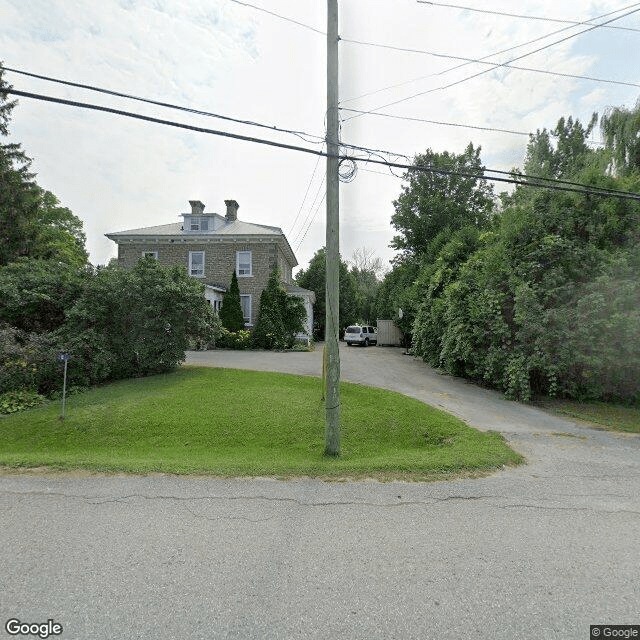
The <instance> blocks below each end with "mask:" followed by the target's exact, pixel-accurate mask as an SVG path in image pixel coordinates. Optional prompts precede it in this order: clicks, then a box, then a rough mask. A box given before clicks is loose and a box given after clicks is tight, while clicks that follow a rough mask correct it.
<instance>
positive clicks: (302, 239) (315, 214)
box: [296, 191, 327, 251]
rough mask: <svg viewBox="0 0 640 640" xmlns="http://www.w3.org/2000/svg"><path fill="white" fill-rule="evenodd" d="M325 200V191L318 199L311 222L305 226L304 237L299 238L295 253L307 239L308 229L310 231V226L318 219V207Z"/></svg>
mask: <svg viewBox="0 0 640 640" xmlns="http://www.w3.org/2000/svg"><path fill="white" fill-rule="evenodd" d="M326 198H327V193H326V191H325V193H323V194H322V198H321V199H320V202H319V203H318V206H317V207H316V211H315V213H314V214H313V218H312V219H311V221H310V222H309V224H308V225H307V228H306V230H305V232H304V235H303V236H302V238H300V241H299V242H298V244H297V245H296V251H297V250H298V249H299V248H300V247H301V246H302V243H303V242H304V239H305V238H306V237H307V233H309V229H311V225H312V224H313V223H314V222H315V221H316V218H317V217H318V211H320V207H321V206H322V203H323V202H324V201H325V200H326Z"/></svg>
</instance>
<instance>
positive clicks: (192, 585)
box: [0, 345, 640, 640]
mask: <svg viewBox="0 0 640 640" xmlns="http://www.w3.org/2000/svg"><path fill="white" fill-rule="evenodd" d="M341 361H342V378H343V379H345V380H350V381H353V382H360V383H365V384H373V385H378V386H384V387H385V388H388V389H393V390H396V391H400V392H402V393H406V394H407V395H410V396H413V397H415V398H418V399H420V400H423V401H425V402H428V403H430V404H433V405H436V406H440V407H442V408H444V409H446V410H447V411H451V412H452V413H454V414H456V415H457V416H459V417H461V418H462V419H464V420H465V421H466V422H468V423H469V424H471V425H472V426H476V427H478V428H481V429H496V430H498V431H500V432H502V433H503V434H504V435H505V437H506V438H507V440H508V441H509V443H510V444H511V445H512V446H513V447H514V448H515V449H517V450H518V451H520V452H521V453H523V454H524V455H525V456H526V457H527V464H526V465H523V466H521V467H518V468H516V469H505V470H503V471H500V472H499V473H496V474H495V475H492V476H489V477H486V478H481V479H477V480H458V481H451V482H439V483H429V484H424V483H400V482H394V483H385V484H381V483H377V482H373V481H371V482H366V481H363V482H348V483H339V482H333V483H324V482H319V481H315V480H310V479H304V478H302V479H298V480H292V481H287V482H281V481H277V480H273V479H266V478H263V479H260V478H258V479H232V480H228V479H227V480H221V479H215V478H184V477H172V476H163V475H160V476H149V477H125V476H109V477H98V476H90V477H81V478H75V477H65V476H61V475H52V474H48V475H40V476H33V475H15V476H4V477H2V478H0V488H1V489H2V491H0V504H1V507H0V508H1V509H2V511H1V512H2V514H3V517H2V520H1V521H0V532H1V535H2V541H3V545H1V546H0V565H1V566H2V567H3V572H2V574H0V575H1V576H2V577H1V578H0V580H1V582H2V584H1V585H0V586H1V592H0V593H1V595H0V597H1V598H2V600H1V601H0V609H1V611H2V613H3V614H4V619H3V621H2V622H3V624H4V620H7V619H9V618H10V617H16V618H19V619H20V620H21V621H28V622H46V621H47V619H49V618H52V619H54V620H55V622H59V623H61V624H62V625H63V628H64V630H63V634H62V635H61V636H60V637H62V638H65V639H66V638H105V639H106V638H163V639H164V638H203V639H204V638H207V639H208V638H239V639H240V638H242V639H244V638H256V639H257V638H260V639H263V638H283V639H289V638H301V639H302V638H348V639H350V638H362V639H363V640H364V639H367V640H369V639H372V638H375V639H377V638H379V639H381V640H382V639H384V640H388V639H395V638H397V639H405V638H407V639H410V638H415V639H421V640H422V639H434V640H435V639H441V638H447V639H449V638H450V639H454V638H455V639H457V638H474V639H475V638H479V639H487V640H489V639H491V640H493V639H501V638H504V639H509V640H511V639H514V638H518V639H519V638H524V639H529V638H530V639H534V638H535V639H537V638H542V639H547V638H554V639H555V638H557V639H560V638H562V639H563V640H564V639H585V640H586V639H588V638H589V637H590V635H589V625H590V624H602V623H608V624H640V587H639V583H638V574H639V570H640V455H639V454H640V439H639V438H638V436H628V435H620V434H613V433H608V432H605V431H597V430H594V429H591V428H589V427H588V426H586V425H584V424H580V423H577V422H575V421H571V420H563V419H559V418H555V417H553V416H550V415H548V414H546V413H544V412H542V411H539V410H537V409H535V408H532V407H528V406H523V405H520V404H518V403H515V402H509V401H506V400H504V399H503V398H502V397H501V396H500V394H497V393H494V392H491V391H488V390H485V389H480V388H478V387H476V386H474V385H471V384H467V383H465V382H464V381H462V380H459V379H455V378H451V377H447V376H441V375H438V374H437V373H435V372H434V371H432V370H431V369H429V368H428V367H427V366H425V365H424V364H423V363H422V362H419V361H417V360H415V359H413V358H411V357H409V356H404V355H403V353H402V350H401V349H395V348H387V347H378V348H369V349H363V348H348V347H346V346H344V345H342V346H341ZM187 362H188V363H192V364H202V365H206V366H219V367H241V368H247V369H258V370H274V371H275V370H277V371H284V372H290V373H299V374H305V375H318V374H319V373H320V365H321V353H320V350H318V351H316V352H315V353H293V354H282V353H273V354H272V353H251V352H192V353H190V354H189V355H188V359H187ZM211 393H212V394H215V389H211ZM594 637H595V636H594Z"/></svg>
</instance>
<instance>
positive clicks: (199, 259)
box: [189, 251, 204, 278]
mask: <svg viewBox="0 0 640 640" xmlns="http://www.w3.org/2000/svg"><path fill="white" fill-rule="evenodd" d="M189 275H190V276H194V277H196V278H204V251H189Z"/></svg>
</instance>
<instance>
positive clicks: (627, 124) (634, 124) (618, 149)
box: [600, 100, 640, 175]
mask: <svg viewBox="0 0 640 640" xmlns="http://www.w3.org/2000/svg"><path fill="white" fill-rule="evenodd" d="M600 127H601V129H602V135H603V136H604V141H605V146H606V149H607V150H608V151H609V153H610V154H611V159H612V162H613V167H614V170H615V172H616V174H617V175H630V174H632V173H638V172H640V100H638V102H636V104H635V107H634V108H633V109H626V108H625V107H615V108H613V109H609V110H607V112H606V113H605V114H604V115H603V116H602V118H601V119H600Z"/></svg>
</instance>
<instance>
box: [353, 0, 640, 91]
mask: <svg viewBox="0 0 640 640" xmlns="http://www.w3.org/2000/svg"><path fill="white" fill-rule="evenodd" d="M634 6H636V4H631V5H628V6H626V7H622V8H621V9H616V10H615V11H609V12H608V13H603V14H600V15H598V16H595V17H593V18H590V21H593V20H602V19H603V18H608V17H609V16H611V15H613V14H614V13H620V12H621V11H626V10H627V9H630V8H632V7H634ZM578 24H582V23H578ZM585 24H586V23H585ZM573 28H574V26H569V27H563V28H562V29H556V30H555V31H551V32H549V33H546V34H544V35H542V36H538V37H537V38H533V39H532V40H528V41H527V42H522V43H521V44H517V45H514V46H512V47H507V48H506V49H501V50H500V51H494V52H493V53H489V54H487V55H485V56H482V58H478V60H477V62H482V61H484V60H488V59H489V58H493V57H494V56H499V55H502V54H503V53H509V51H513V50H515V49H521V48H522V47H526V46H528V45H530V44H534V43H536V42H540V40H546V39H547V38H550V37H551V36H555V35H557V34H558V33H563V32H565V31H570V30H571V29H573ZM474 62H476V60H473V61H469V62H463V63H462V64H456V65H454V66H453V67H449V68H448V69H443V70H442V71H438V72H436V73H431V74H429V75H426V76H421V77H419V78H413V79H412V80H405V81H404V82H400V83H397V84H393V85H389V86H387V87H382V88H381V89H376V90H375V91H369V92H368V93H364V94H361V95H359V96H356V97H354V98H348V99H346V100H342V101H341V102H342V104H345V103H347V102H352V101H353V100H359V99H360V98H366V97H368V96H372V95H374V94H376V93H380V92H382V91H387V90H389V89H396V88H398V87H402V86H404V85H407V84H413V83H414V82H418V81H419V80H426V79H427V78H432V77H435V76H442V75H445V74H447V73H450V72H451V71H456V70H457V69H461V68H462V67H466V66H468V65H470V64H473V63H474Z"/></svg>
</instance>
